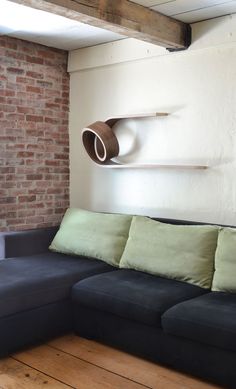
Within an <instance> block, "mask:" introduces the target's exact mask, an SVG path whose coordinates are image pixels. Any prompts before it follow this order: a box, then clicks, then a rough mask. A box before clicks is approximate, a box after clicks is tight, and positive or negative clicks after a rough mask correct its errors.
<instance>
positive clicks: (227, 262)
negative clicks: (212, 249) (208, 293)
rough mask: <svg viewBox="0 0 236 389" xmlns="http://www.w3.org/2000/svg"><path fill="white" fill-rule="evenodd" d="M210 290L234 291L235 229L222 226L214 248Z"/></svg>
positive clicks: (235, 265)
mask: <svg viewBox="0 0 236 389" xmlns="http://www.w3.org/2000/svg"><path fill="white" fill-rule="evenodd" d="M212 290H214V291H221V292H231V293H236V229H234V228H222V229H221V231H220V233H219V237H218V244H217V249H216V256H215V273H214V278H213V284H212Z"/></svg>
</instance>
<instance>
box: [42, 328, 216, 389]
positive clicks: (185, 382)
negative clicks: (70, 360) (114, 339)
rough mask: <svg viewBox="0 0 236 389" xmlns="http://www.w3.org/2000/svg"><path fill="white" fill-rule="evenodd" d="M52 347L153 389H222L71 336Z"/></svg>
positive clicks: (56, 341) (56, 342) (54, 341)
mask: <svg viewBox="0 0 236 389" xmlns="http://www.w3.org/2000/svg"><path fill="white" fill-rule="evenodd" d="M49 345H50V346H51V347H55V348H56V349H59V350H62V351H64V352H67V353H69V354H71V355H74V356H76V357H78V358H81V359H82V360H85V361H87V362H90V363H92V364H94V365H96V366H99V367H102V368H104V369H106V370H109V371H112V372H113V373H116V374H119V375H122V376H123V377H126V378H129V379H131V380H134V381H137V382H139V383H140V384H142V385H147V386H148V387H151V388H152V389H159V388H161V389H172V388H173V389H218V388H219V387H217V386H215V385H211V384H209V383H205V382H203V381H200V380H198V379H196V378H193V377H191V376H187V375H185V374H182V373H178V372H176V371H174V370H171V369H168V368H165V367H163V366H160V365H157V364H155V363H152V362H149V361H146V360H144V359H141V358H138V357H135V356H133V355H130V354H127V353H125V352H122V351H119V350H116V349H114V348H112V347H108V346H104V345H103V344H100V343H97V342H94V341H91V340H89V341H88V340H87V339H84V338H80V337H78V336H75V335H67V336H64V337H61V338H58V339H55V340H53V341H51V342H49Z"/></svg>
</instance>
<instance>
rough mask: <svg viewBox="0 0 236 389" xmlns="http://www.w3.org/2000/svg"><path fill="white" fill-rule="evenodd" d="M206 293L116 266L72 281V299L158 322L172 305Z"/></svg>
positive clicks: (139, 318)
mask: <svg viewBox="0 0 236 389" xmlns="http://www.w3.org/2000/svg"><path fill="white" fill-rule="evenodd" d="M202 293H205V291H204V289H202V288H199V287H197V286H194V285H190V284H187V283H183V282H179V281H175V280H168V279H165V278H161V277H157V276H153V275H150V274H146V273H142V272H137V271H135V270H117V271H115V272H108V273H104V274H100V275H96V276H93V277H91V278H89V279H86V280H83V281H80V282H78V283H77V284H75V285H74V286H73V288H72V299H73V301H74V302H75V303H77V304H82V305H85V306H89V307H91V308H95V309H98V310H101V311H105V312H109V313H112V314H115V315H118V316H120V317H124V318H127V319H131V320H136V321H139V322H143V323H146V324H150V325H154V326H161V315H162V314H163V312H165V311H166V310H167V309H168V308H170V307H172V306H173V305H175V304H177V303H179V302H181V301H185V300H187V299H191V298H192V297H195V296H199V295H201V294H202Z"/></svg>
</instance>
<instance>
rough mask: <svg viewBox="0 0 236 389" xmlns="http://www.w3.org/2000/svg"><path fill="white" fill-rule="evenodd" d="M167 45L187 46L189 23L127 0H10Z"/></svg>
mask: <svg viewBox="0 0 236 389" xmlns="http://www.w3.org/2000/svg"><path fill="white" fill-rule="evenodd" d="M10 1H12V2H14V3H18V4H23V5H26V6H29V7H32V8H36V9H40V10H43V11H47V12H51V13H54V14H57V15H61V16H65V17H67V18H69V19H73V20H77V21H78V22H82V23H86V24H89V25H91V26H95V27H100V28H103V29H107V30H110V31H113V32H115V33H118V34H122V35H125V36H127V37H132V38H136V39H139V40H143V41H146V42H149V43H153V44H156V45H159V46H164V47H166V48H169V49H172V50H173V49H174V50H175V49H177V50H178V49H186V48H187V47H188V46H189V44H190V43H191V28H190V25H188V24H186V23H183V22H180V21H178V20H175V19H173V18H171V17H168V16H165V15H162V14H160V13H159V12H156V11H153V10H151V9H148V8H146V7H143V6H141V5H138V4H135V3H132V2H131V1H128V0H119V1H118V0H82V1H81V0H10Z"/></svg>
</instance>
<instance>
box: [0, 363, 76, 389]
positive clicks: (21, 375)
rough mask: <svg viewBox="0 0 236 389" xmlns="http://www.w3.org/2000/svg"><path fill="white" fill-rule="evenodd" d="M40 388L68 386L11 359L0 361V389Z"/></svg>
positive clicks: (55, 388) (54, 388) (53, 388)
mask: <svg viewBox="0 0 236 389" xmlns="http://www.w3.org/2000/svg"><path fill="white" fill-rule="evenodd" d="M42 388H45V389H47V388H50V389H68V388H70V386H67V385H64V384H62V383H61V382H58V381H56V380H54V379H53V378H50V377H48V376H46V375H45V374H42V373H40V372H38V371H37V370H34V369H32V368H31V367H28V366H25V365H24V364H22V363H20V362H18V361H15V360H14V359H12V358H6V359H2V360H0V389H42Z"/></svg>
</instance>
